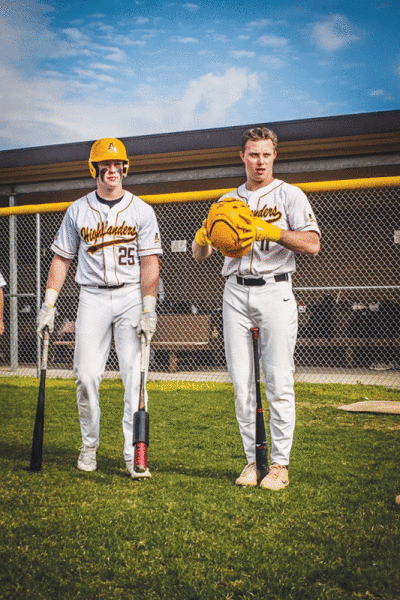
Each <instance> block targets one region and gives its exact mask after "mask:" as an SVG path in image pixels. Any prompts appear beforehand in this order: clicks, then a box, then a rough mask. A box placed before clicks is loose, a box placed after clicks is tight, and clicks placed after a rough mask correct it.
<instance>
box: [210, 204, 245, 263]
mask: <svg viewBox="0 0 400 600" xmlns="http://www.w3.org/2000/svg"><path fill="white" fill-rule="evenodd" d="M206 231H207V237H208V239H209V240H210V242H211V244H212V246H214V248H217V249H218V250H219V251H220V252H221V253H222V254H223V255H224V256H230V257H235V258H237V257H240V256H244V255H245V254H247V253H248V252H249V251H250V248H251V244H252V242H254V239H255V225H254V216H253V213H252V212H251V210H250V208H249V207H248V206H247V204H245V203H244V202H242V201H241V200H238V199H237V198H225V199H224V200H220V201H219V202H216V203H215V204H213V205H212V206H211V208H210V210H209V213H208V217H207V222H206Z"/></svg>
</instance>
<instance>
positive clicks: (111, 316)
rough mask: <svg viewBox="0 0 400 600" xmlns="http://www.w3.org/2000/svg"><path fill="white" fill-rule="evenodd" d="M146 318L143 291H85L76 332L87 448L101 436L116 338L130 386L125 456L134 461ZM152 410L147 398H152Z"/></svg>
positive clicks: (79, 392)
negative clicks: (140, 328)
mask: <svg viewBox="0 0 400 600" xmlns="http://www.w3.org/2000/svg"><path fill="white" fill-rule="evenodd" d="M141 314H142V296H141V291H140V286H139V285H136V284H133V285H127V286H124V287H121V288H119V289H113V290H107V289H106V290H104V289H98V288H96V287H81V290H80V295H79V306H78V313H77V320H76V327H75V355H74V372H75V374H76V377H77V378H76V385H77V402H78V412H79V422H80V427H81V433H82V443H83V444H84V445H85V446H96V445H98V444H99V437H100V412H101V411H100V395H99V386H100V383H101V380H102V378H103V374H104V370H105V366H106V362H107V358H108V355H109V352H110V346H111V340H112V335H113V334H114V342H115V350H116V353H117V356H118V362H119V370H120V375H121V379H122V382H123V384H124V389H125V393H124V411H123V418H122V430H123V434H124V457H125V460H132V459H133V454H134V448H133V445H132V439H133V413H134V412H135V411H136V410H138V402H139V391H140V338H139V336H138V335H137V333H136V330H135V329H134V328H135V327H136V326H137V325H138V323H139V319H140V316H141ZM146 406H147V394H146Z"/></svg>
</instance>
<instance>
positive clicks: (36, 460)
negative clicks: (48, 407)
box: [30, 327, 49, 472]
mask: <svg viewBox="0 0 400 600" xmlns="http://www.w3.org/2000/svg"><path fill="white" fill-rule="evenodd" d="M48 353H49V330H48V328H47V327H46V328H45V329H44V331H43V351H42V364H41V370H40V383H39V394H38V401H37V406H36V418H35V426H34V428H33V438H32V449H31V464H30V471H33V472H38V471H41V470H42V459H43V430H44V399H45V391H46V371H47V356H48Z"/></svg>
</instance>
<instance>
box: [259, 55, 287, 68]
mask: <svg viewBox="0 0 400 600" xmlns="http://www.w3.org/2000/svg"><path fill="white" fill-rule="evenodd" d="M260 60H261V62H263V63H264V64H265V65H268V66H269V67H271V68H272V69H281V68H282V67H284V66H285V65H286V63H285V61H283V60H282V59H281V58H279V57H278V56H272V55H271V54H264V55H263V56H260Z"/></svg>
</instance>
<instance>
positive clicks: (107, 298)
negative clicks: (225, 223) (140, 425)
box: [51, 192, 162, 460]
mask: <svg viewBox="0 0 400 600" xmlns="http://www.w3.org/2000/svg"><path fill="white" fill-rule="evenodd" d="M51 248H52V250H53V251H54V252H55V253H56V254H58V255H60V256H63V257H64V258H67V259H72V258H74V257H76V256H77V257H78V267H77V272H76V277H75V279H76V282H77V283H78V285H79V286H80V293H79V306H78V313H77V320H76V328H75V354H74V372H75V373H76V376H77V379H76V384H77V402H78V409H79V420H80V426H81V432H82V442H83V444H84V445H85V446H89V447H93V446H96V445H98V443H99V435H100V403H99V386H100V382H101V380H102V377H103V374H104V370H105V366H106V362H107V358H108V354H109V352H110V345H111V338H112V335H114V342H115V349H116V352H117V356H118V361H119V369H120V374H121V378H122V381H123V384H124V389H125V394H124V414H123V419H122V427H123V433H124V457H125V460H133V453H134V448H133V445H132V439H133V431H132V426H133V413H134V412H135V411H136V410H137V409H138V400H139V388H140V339H139V336H138V335H137V333H136V330H135V327H136V326H137V325H138V323H139V320H140V317H141V314H142V293H141V286H140V262H139V258H140V257H142V256H149V255H153V254H156V255H158V254H162V249H161V241H160V232H159V229H158V224H157V220H156V216H155V213H154V210H153V208H152V207H151V206H149V205H148V204H146V203H145V202H144V201H143V200H141V199H140V198H138V197H136V196H134V195H133V194H131V193H129V192H124V196H123V198H122V199H121V200H120V201H119V202H117V203H116V204H113V203H109V202H106V201H103V202H100V201H99V200H98V197H97V195H96V192H91V193H90V194H88V195H87V196H84V197H82V198H80V199H79V200H76V201H75V202H73V203H72V204H71V206H70V207H69V208H68V209H67V212H66V214H65V217H64V219H63V222H62V224H61V227H60V229H59V231H58V234H57V236H56V238H55V240H54V242H53V244H52V247H51ZM146 402H147V397H146Z"/></svg>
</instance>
